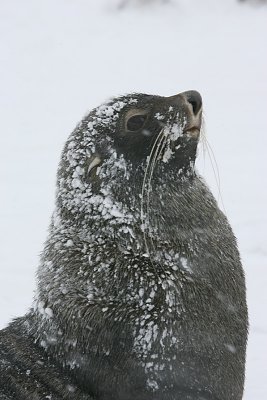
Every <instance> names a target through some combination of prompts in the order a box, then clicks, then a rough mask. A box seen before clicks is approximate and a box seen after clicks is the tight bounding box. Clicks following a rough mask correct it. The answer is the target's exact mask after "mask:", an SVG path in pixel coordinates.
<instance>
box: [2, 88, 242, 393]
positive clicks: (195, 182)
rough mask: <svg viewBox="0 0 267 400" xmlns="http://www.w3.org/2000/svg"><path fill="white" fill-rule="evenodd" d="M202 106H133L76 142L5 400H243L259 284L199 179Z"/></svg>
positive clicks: (97, 116) (15, 346)
mask: <svg viewBox="0 0 267 400" xmlns="http://www.w3.org/2000/svg"><path fill="white" fill-rule="evenodd" d="M201 114H202V100H201V96H200V94H199V93H198V92H195V91H188V92H184V93H181V94H179V95H175V96H171V97H160V96H152V95H146V94H130V95H125V96H122V97H118V98H114V99H113V100H110V101H108V102H107V103H105V104H103V105H101V106H100V107H98V108H96V109H94V110H93V111H92V112H90V113H89V114H88V115H87V116H86V117H85V118H84V119H83V120H82V121H81V122H80V124H79V125H78V126H77V127H76V129H75V130H74V132H73V133H72V134H71V135H70V137H69V138H68V140H67V143H66V145H65V148H64V150H63V153H62V158H61V162H60V165H59V169H58V175H57V193H56V207H55V212H54V214H53V217H52V221H51V225H50V230H49V236H48V239H47V241H46V244H45V247H44V251H43V253H42V256H41V261H40V266H39V268H38V286H37V291H36V295H35V301H34V306H33V308H32V309H31V310H30V311H29V313H28V314H27V315H25V316H24V317H22V318H19V319H17V320H15V321H14V322H12V323H11V324H10V325H9V327H7V328H6V329H5V330H3V331H1V332H0V373H1V375H0V387H1V389H0V399H1V400H4V399H5V400H7V399H9V400H11V399H16V400H22V399H26V398H27V399H28V400H33V399H35V400H43V399H51V400H57V399H76V400H82V399H87V400H89V399H99V400H133V399H134V400H178V399H179V400H180V399H181V400H196V399H198V400H211V399H212V400H241V399H242V393H243V386H244V371H245V352H246V341H247V328H248V322H247V306H246V293H245V292H246V290H245V279H244V273H243V270H242V266H241V263H240V257H239V252H238V249H237V245H236V240H235V237H234V235H233V232H232V229H231V227H230V226H229V223H228V221H227V219H226V217H225V216H224V214H223V213H222V212H221V211H220V209H219V208H218V205H217V203H216V201H215V199H214V197H213V196H212V194H211V193H210V191H209V189H208V188H207V186H206V184H205V183H204V181H203V179H202V178H201V177H199V176H198V174H197V172H196V170H195V158H196V151H197V145H198V140H199V134H200V127H201V119H202V117H201Z"/></svg>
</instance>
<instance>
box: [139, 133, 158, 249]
mask: <svg viewBox="0 0 267 400" xmlns="http://www.w3.org/2000/svg"><path fill="white" fill-rule="evenodd" d="M162 132H163V129H162V130H161V131H160V133H159V134H158V136H157V138H156V140H155V142H154V144H153V147H152V149H151V151H150V154H149V156H148V157H147V165H146V168H145V173H144V178H143V184H142V191H141V210H140V215H141V224H142V230H143V233H144V241H145V247H146V251H147V253H148V255H149V248H148V245H147V240H146V236H145V212H144V204H145V203H144V198H145V193H146V191H148V190H149V188H148V187H147V179H148V174H149V170H150V168H151V159H152V156H153V153H154V149H155V148H156V147H157V144H158V141H160V139H161V134H162Z"/></svg>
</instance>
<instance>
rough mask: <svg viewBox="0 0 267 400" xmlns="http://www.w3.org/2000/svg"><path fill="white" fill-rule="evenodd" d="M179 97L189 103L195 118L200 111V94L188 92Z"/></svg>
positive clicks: (193, 91)
mask: <svg viewBox="0 0 267 400" xmlns="http://www.w3.org/2000/svg"><path fill="white" fill-rule="evenodd" d="M181 95H182V96H183V98H184V99H185V101H186V102H187V103H189V104H190V106H191V107H192V110H193V113H194V115H195V116H197V115H198V113H199V112H200V110H201V109H202V98H201V95H200V93H198V92H197V91H196V90H189V91H188V92H184V93H182V94H181Z"/></svg>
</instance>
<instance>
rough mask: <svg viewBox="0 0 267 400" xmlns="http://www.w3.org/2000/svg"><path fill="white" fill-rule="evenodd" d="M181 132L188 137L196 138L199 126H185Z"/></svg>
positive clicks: (198, 133)
mask: <svg viewBox="0 0 267 400" xmlns="http://www.w3.org/2000/svg"><path fill="white" fill-rule="evenodd" d="M183 134H184V135H187V136H189V137H190V138H193V139H197V138H198V137H199V135H200V126H199V125H198V126H197V125H194V126H191V127H189V128H186V129H184V131H183Z"/></svg>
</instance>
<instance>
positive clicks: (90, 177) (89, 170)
mask: <svg viewBox="0 0 267 400" xmlns="http://www.w3.org/2000/svg"><path fill="white" fill-rule="evenodd" d="M101 163H102V159H101V158H100V156H99V154H93V155H92V156H91V157H90V158H89V160H88V162H87V163H86V164H87V165H86V167H85V168H86V181H87V182H89V181H94V180H96V178H97V167H99V166H100V165H101Z"/></svg>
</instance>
